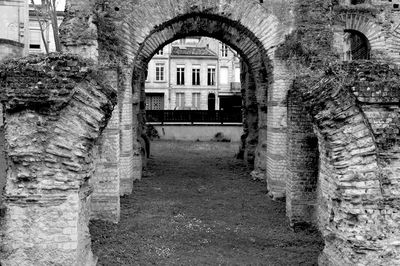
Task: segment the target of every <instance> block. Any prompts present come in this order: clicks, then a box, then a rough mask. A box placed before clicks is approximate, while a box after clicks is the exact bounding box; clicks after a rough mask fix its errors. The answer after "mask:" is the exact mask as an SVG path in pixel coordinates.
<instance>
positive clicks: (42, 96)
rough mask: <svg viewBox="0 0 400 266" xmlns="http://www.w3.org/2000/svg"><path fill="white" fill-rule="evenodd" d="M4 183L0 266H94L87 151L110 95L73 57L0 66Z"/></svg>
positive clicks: (84, 64) (93, 73) (32, 59)
mask: <svg viewBox="0 0 400 266" xmlns="http://www.w3.org/2000/svg"><path fill="white" fill-rule="evenodd" d="M0 90H1V95H2V96H1V102H2V103H3V105H4V110H5V140H6V145H5V148H6V154H7V183H6V187H5V193H4V195H3V205H4V206H5V214H4V217H3V219H2V220H1V230H2V235H1V245H2V247H1V250H2V253H1V255H0V261H1V264H2V265H55V264H61V265H82V263H87V264H86V265H93V264H94V260H93V258H92V255H91V251H90V238H89V232H88V227H87V225H88V217H89V213H88V203H89V198H90V195H91V191H92V189H91V188H90V187H87V182H86V181H87V179H89V178H90V177H91V175H92V174H93V170H94V169H93V156H92V147H93V145H94V142H95V140H96V139H97V138H98V136H99V135H100V133H101V131H102V130H103V129H104V127H105V126H106V124H107V121H108V119H109V117H110V115H111V111H112V109H113V105H114V104H115V100H116V91H114V90H113V89H112V87H110V86H107V81H106V80H105V79H103V77H102V74H101V72H99V71H96V70H95V69H94V68H93V66H92V65H90V64H89V62H87V61H84V60H82V59H80V58H79V57H77V56H69V55H58V54H53V55H50V56H48V57H44V56H43V57H28V58H23V59H20V60H16V61H9V62H6V63H5V64H4V65H2V66H1V78H0Z"/></svg>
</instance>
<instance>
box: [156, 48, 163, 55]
mask: <svg viewBox="0 0 400 266" xmlns="http://www.w3.org/2000/svg"><path fill="white" fill-rule="evenodd" d="M163 54H164V48H161V49H160V50H158V51H157V53H156V55H163Z"/></svg>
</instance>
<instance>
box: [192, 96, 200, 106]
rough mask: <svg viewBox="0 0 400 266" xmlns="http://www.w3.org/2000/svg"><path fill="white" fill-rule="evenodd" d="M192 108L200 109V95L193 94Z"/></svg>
mask: <svg viewBox="0 0 400 266" xmlns="http://www.w3.org/2000/svg"><path fill="white" fill-rule="evenodd" d="M192 107H193V108H197V109H200V93H192Z"/></svg>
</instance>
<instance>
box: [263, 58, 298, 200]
mask: <svg viewBox="0 0 400 266" xmlns="http://www.w3.org/2000/svg"><path fill="white" fill-rule="evenodd" d="M273 67H274V69H273V84H272V86H271V87H270V88H269V92H268V112H267V121H268V122H267V126H268V127H267V128H265V127H264V126H261V125H260V130H261V129H263V130H266V135H267V147H268V151H267V156H266V157H267V183H268V190H269V194H270V196H272V197H273V198H274V199H282V198H284V197H285V189H286V165H287V162H286V145H287V132H286V131H287V122H286V118H287V106H286V103H285V100H286V96H287V92H288V90H289V88H290V86H291V85H292V76H291V73H290V72H289V71H288V70H287V68H286V65H285V62H283V61H281V60H278V59H274V60H273ZM260 121H263V119H262V117H260ZM260 135H261V133H260Z"/></svg>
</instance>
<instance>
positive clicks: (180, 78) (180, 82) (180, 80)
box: [176, 65, 185, 86]
mask: <svg viewBox="0 0 400 266" xmlns="http://www.w3.org/2000/svg"><path fill="white" fill-rule="evenodd" d="M176 85H177V86H184V85H185V65H177V66H176Z"/></svg>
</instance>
